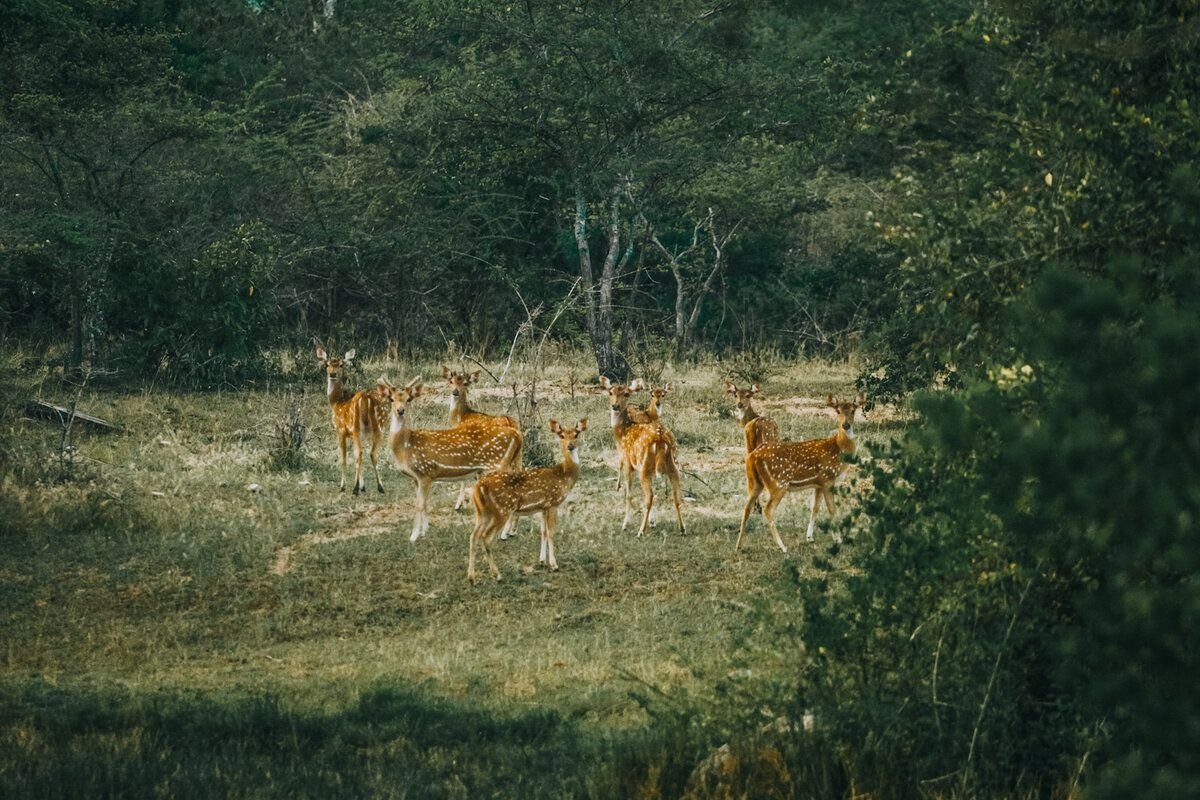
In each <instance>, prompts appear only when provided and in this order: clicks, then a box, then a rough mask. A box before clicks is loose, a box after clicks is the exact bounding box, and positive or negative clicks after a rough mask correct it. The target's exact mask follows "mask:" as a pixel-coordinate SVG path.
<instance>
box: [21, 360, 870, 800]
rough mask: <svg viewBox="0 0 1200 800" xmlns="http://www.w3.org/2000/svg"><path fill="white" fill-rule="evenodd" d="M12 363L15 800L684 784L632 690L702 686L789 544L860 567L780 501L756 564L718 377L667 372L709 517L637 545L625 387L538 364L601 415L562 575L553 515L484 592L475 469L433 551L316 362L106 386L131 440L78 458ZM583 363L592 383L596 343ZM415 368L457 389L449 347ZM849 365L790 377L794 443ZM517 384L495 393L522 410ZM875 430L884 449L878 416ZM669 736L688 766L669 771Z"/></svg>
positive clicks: (104, 400)
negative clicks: (180, 385)
mask: <svg viewBox="0 0 1200 800" xmlns="http://www.w3.org/2000/svg"><path fill="white" fill-rule="evenodd" d="M6 360H7V366H8V367H9V368H6V369H5V372H6V373H7V377H5V378H3V379H2V380H3V381H4V383H3V384H2V385H0V392H2V393H3V398H0V399H3V400H4V401H5V403H4V411H3V412H2V415H0V434H2V438H0V455H2V456H3V461H4V466H3V467H0V512H2V513H3V517H4V519H3V521H2V522H0V609H3V610H2V611H0V662H2V664H3V666H2V670H0V697H2V698H3V708H4V711H3V714H2V716H0V790H3V791H0V793H2V794H4V796H6V797H10V796H30V797H33V796H38V797H48V796H56V795H63V796H66V795H73V796H83V795H93V794H100V795H102V794H110V793H121V794H129V795H139V796H141V795H155V794H161V795H169V796H230V795H234V796H242V795H246V796H286V797H294V796H314V797H317V796H332V795H339V796H357V795H364V796H366V795H374V796H379V795H385V796H439V797H441V796H444V797H455V796H462V797H468V796H469V797H475V796H481V795H484V794H486V791H485V790H486V789H488V788H489V787H501V786H503V787H508V788H507V789H505V790H500V789H497V793H498V795H502V796H525V797H532V796H597V797H604V796H614V793H616V794H631V793H634V792H635V790H636V791H637V792H644V791H645V792H649V794H647V795H646V796H655V795H656V793H662V794H666V795H670V794H672V793H676V794H677V793H678V791H679V790H680V789H681V787H682V781H683V780H685V779H686V777H687V771H688V770H689V769H690V766H689V765H690V764H694V763H695V760H696V754H694V753H691V752H689V751H687V749H686V747H682V746H681V745H679V744H678V742H675V744H671V743H672V742H673V741H674V740H673V738H672V737H674V736H676V735H677V732H673V731H669V730H665V729H664V727H663V724H662V723H661V722H659V721H656V717H655V716H654V715H653V714H651V713H648V712H647V710H646V708H645V705H644V703H643V702H641V701H640V700H639V698H638V695H639V693H641V692H642V690H643V689H645V687H647V686H649V687H654V690H653V691H654V693H658V692H662V693H665V695H667V696H673V695H686V696H687V697H688V698H690V699H691V700H692V701H694V702H698V703H703V702H705V701H704V698H705V697H707V696H708V695H709V693H710V692H711V691H712V687H713V686H714V685H715V683H716V682H717V681H718V679H719V678H720V677H721V676H722V675H723V674H724V673H725V672H727V671H728V669H729V668H730V656H731V651H732V649H733V648H732V644H731V640H732V639H733V638H734V637H735V636H736V635H737V634H738V632H739V631H741V630H742V629H743V628H745V627H746V626H747V625H748V624H750V621H749V619H748V614H749V613H750V611H749V609H750V604H751V603H752V602H753V601H754V599H755V598H757V597H760V596H762V595H763V594H764V592H766V591H767V587H768V586H769V585H770V584H771V583H772V582H773V581H775V580H776V579H777V578H778V576H780V575H781V574H782V572H783V570H784V565H785V563H787V559H794V562H793V563H796V564H797V565H798V566H799V568H800V569H801V570H811V569H813V567H812V563H813V557H814V554H816V555H820V556H825V557H828V556H829V555H830V553H831V551H832V553H833V561H834V564H835V567H834V569H835V570H836V569H837V565H838V563H839V561H840V559H838V557H837V549H836V548H831V544H830V540H829V534H828V533H827V531H826V530H825V529H824V527H823V526H820V525H819V526H818V539H817V542H816V544H815V545H813V546H808V545H805V544H804V543H803V539H802V536H803V528H804V526H805V525H806V522H807V513H808V512H807V502H806V500H807V496H806V495H797V496H795V497H793V498H791V499H789V501H788V502H787V503H785V505H784V513H783V522H782V525H781V529H782V531H783V534H784V538H785V541H787V543H788V545H789V547H790V548H792V549H793V554H792V555H790V556H788V557H787V558H786V559H785V557H784V556H783V555H782V554H781V553H779V552H778V551H777V550H776V549H775V547H774V545H773V544H771V542H770V539H769V535H768V534H767V533H766V531H765V528H764V526H763V524H762V522H761V519H760V518H755V519H754V520H753V523H752V527H751V531H750V533H749V534H748V542H747V545H745V546H744V547H743V550H742V551H741V552H740V553H735V552H734V550H733V543H734V540H735V538H736V535H737V523H738V520H739V517H740V512H741V508H742V503H743V502H744V474H743V472H742V470H741V459H742V453H741V450H740V448H741V442H742V440H741V432H740V430H739V429H738V426H737V424H736V422H735V421H734V420H733V419H732V418H731V417H730V415H729V407H730V405H731V404H730V403H729V402H728V400H727V399H726V398H725V396H724V395H723V393H722V391H721V385H720V379H721V377H722V376H721V374H720V373H719V372H718V370H717V368H716V367H696V368H689V369H687V370H683V371H671V370H668V373H667V376H666V377H667V378H668V379H669V380H671V381H672V382H673V383H674V384H675V385H676V387H677V388H676V393H675V396H674V397H673V398H672V399H671V404H670V406H669V408H668V411H667V415H668V416H667V421H668V422H669V424H670V425H671V427H672V429H673V430H674V431H675V432H676V434H677V437H678V439H679V442H680V448H681V461H682V462H683V465H684V468H685V470H686V473H685V476H684V482H683V485H684V489H685V492H686V494H687V496H688V499H687V502H686V505H685V509H684V513H685V520H686V521H687V523H688V526H689V530H688V534H687V535H686V536H680V535H679V534H678V532H677V530H676V529H675V526H674V523H673V519H672V517H673V514H672V513H671V510H670V503H669V500H668V499H667V494H666V490H665V486H663V485H662V484H659V486H658V487H657V490H656V502H661V503H662V505H661V506H660V514H659V516H658V526H657V528H655V529H654V530H653V532H652V534H651V535H647V536H644V537H642V538H641V539H638V538H636V537H635V536H634V533H633V531H634V530H635V528H636V516H635V521H634V522H633V523H631V526H630V530H629V531H626V532H622V531H621V530H620V524H621V518H622V511H621V506H622V501H621V498H620V495H619V494H618V492H617V490H616V488H615V477H616V475H615V471H614V466H615V464H616V455H615V451H614V449H613V442H612V435H611V431H610V429H609V428H608V410H607V404H606V402H605V399H604V398H603V397H602V396H601V395H600V394H598V393H597V394H588V393H581V392H579V391H578V390H577V393H576V396H575V397H574V398H571V397H569V396H567V392H566V390H565V389H564V388H562V387H565V386H567V384H568V382H567V380H566V379H565V377H564V375H562V374H558V373H555V372H551V373H550V374H549V375H548V376H546V377H547V379H548V389H547V390H546V392H547V393H546V395H545V396H544V397H543V398H542V399H541V402H540V403H539V406H538V411H539V416H540V420H539V422H538V424H540V425H545V424H546V420H547V419H549V418H550V417H556V418H558V419H559V420H561V421H564V422H568V421H574V420H576V419H578V418H580V417H583V416H586V417H588V418H589V420H590V422H591V427H590V428H589V430H588V432H587V434H585V441H584V450H583V458H582V462H583V476H582V478H581V480H580V483H579V485H578V486H577V488H576V490H575V493H574V496H573V499H572V501H571V502H570V503H569V504H568V506H567V507H566V509H565V511H564V512H563V513H562V514H560V524H559V535H558V537H557V540H556V541H557V550H558V561H559V563H560V566H561V570H560V571H559V572H556V573H551V572H548V571H547V570H545V569H544V568H542V567H539V566H538V565H537V555H538V536H537V534H536V529H535V527H534V524H533V523H532V522H529V521H523V522H522V523H521V526H520V528H519V530H520V533H519V535H518V536H517V537H516V538H515V539H511V540H509V541H508V542H499V543H498V546H497V554H496V558H497V562H498V565H499V567H500V570H501V572H502V573H503V580H502V581H501V582H499V583H494V582H492V581H490V580H486V579H485V580H483V581H482V582H481V584H480V585H479V586H475V587H472V586H470V585H469V584H468V583H467V581H466V579H465V577H466V557H467V539H468V536H469V533H470V529H471V524H472V518H471V515H470V514H469V513H468V512H467V511H466V510H464V511H462V512H454V511H453V510H452V504H453V499H454V494H455V491H456V488H457V485H456V484H439V485H437V488H435V492H434V502H433V518H432V528H431V530H430V532H429V534H428V536H427V537H425V538H423V539H422V540H420V541H419V542H417V543H416V544H410V542H409V541H408V533H409V531H410V529H411V525H412V519H413V513H414V505H413V488H412V484H411V481H409V480H408V479H407V478H406V477H404V476H403V475H401V474H400V473H399V472H398V471H396V470H395V469H394V468H393V467H392V458H391V453H390V452H387V451H386V450H385V451H383V452H381V453H380V463H381V465H384V473H383V475H384V477H383V480H384V486H385V489H386V493H385V494H383V495H378V494H375V493H374V492H371V493H369V494H367V495H366V496H364V497H359V498H355V497H352V496H351V495H350V494H349V493H344V494H343V493H339V492H338V491H337V476H338V471H337V466H336V461H335V457H334V444H333V435H332V432H331V430H330V428H329V423H328V411H327V407H326V405H325V402H324V395H323V386H322V384H321V381H320V378H319V376H318V375H317V374H316V371H315V369H314V370H313V371H312V374H308V372H307V371H305V372H303V373H302V375H303V377H300V376H297V379H296V381H295V382H293V383H291V384H283V385H278V386H273V387H271V388H266V387H258V388H248V389H247V390H245V391H237V392H234V391H229V392H221V393H206V394H185V393H174V392H166V391H161V390H154V389H142V388H140V387H139V388H136V389H127V390H125V391H120V390H115V389H114V390H98V389H96V390H92V389H87V390H85V391H84V393H83V397H82V400H81V403H80V408H81V409H85V410H87V411H88V412H89V413H92V414H95V415H98V416H101V417H104V418H107V419H111V420H113V421H115V422H117V423H119V424H120V425H122V426H123V430H122V431H121V432H120V433H115V434H92V433H85V432H80V433H79V435H78V436H77V439H76V444H77V446H78V450H77V454H76V458H75V466H74V467H73V468H72V469H70V470H69V471H68V474H66V475H64V474H62V471H61V470H60V469H59V465H58V451H59V441H60V438H61V432H60V431H59V430H58V428H57V426H56V425H54V424H51V423H45V422H33V421H28V420H24V419H22V418H21V416H20V413H19V409H20V406H21V404H22V402H21V401H23V400H24V399H25V398H27V397H28V396H31V395H44V396H48V397H52V398H54V399H59V400H64V399H69V398H68V393H67V390H66V389H64V388H62V387H59V386H58V385H57V384H55V383H54V382H53V381H51V380H50V379H48V378H46V376H45V375H44V374H42V375H39V374H31V375H21V374H19V373H20V371H19V369H17V367H16V365H17V364H19V363H20V362H21V354H20V353H19V352H13V353H11V354H10V355H9V356H8V357H7V359H6ZM573 368H574V370H575V372H576V373H577V374H586V362H585V361H582V360H581V361H580V363H578V364H575V365H574V367H573ZM381 372H386V373H388V374H390V375H392V376H393V377H395V378H399V377H400V376H404V377H405V378H407V377H409V376H411V375H414V374H416V373H417V372H418V370H417V369H416V368H415V367H413V366H411V365H403V367H402V366H401V365H396V364H382V363H369V365H368V368H367V369H365V370H364V371H363V374H362V375H360V376H358V380H357V383H358V385H359V386H364V385H366V383H367V378H368V377H370V378H373V377H374V376H376V375H378V374H380V373H381ZM420 372H421V373H422V374H424V375H425V376H426V378H427V380H429V382H430V383H432V384H435V385H436V382H435V381H434V378H433V376H434V375H435V373H437V372H440V370H438V369H436V365H434V364H426V365H422V369H420ZM852 377H853V369H852V368H851V366H849V365H846V364H834V365H830V364H794V365H781V369H780V372H779V377H777V378H775V379H773V380H771V381H770V382H769V383H768V384H767V387H766V388H767V391H768V395H767V397H768V399H767V401H766V402H764V403H763V404H762V411H764V412H767V413H771V414H772V415H773V416H774V417H775V418H776V419H777V420H778V421H779V423H780V426H781V428H782V430H783V431H784V434H785V436H788V437H789V438H796V439H801V438H811V437H815V436H823V435H827V434H828V433H829V432H830V430H831V429H832V421H831V419H830V418H829V417H827V416H825V415H824V414H822V413H820V411H819V406H820V404H821V401H820V400H819V399H818V398H823V397H824V396H825V394H827V393H829V392H833V393H835V394H839V395H844V394H847V393H848V392H849V391H850V389H851V386H852ZM485 386H486V384H485ZM301 391H303V392H304V393H305V396H304V400H303V403H304V409H305V411H304V414H305V422H306V424H307V426H308V428H309V432H310V442H309V443H308V445H307V447H306V453H305V454H304V460H303V462H302V463H301V464H300V465H299V466H297V467H295V468H291V469H280V468H278V467H277V466H272V459H271V457H270V450H271V447H272V446H273V443H274V436H275V425H276V423H277V422H279V421H280V420H282V419H283V418H284V416H285V415H286V412H287V405H288V398H289V396H291V395H294V394H296V393H299V392H301ZM501 395H503V393H502V392H499V391H498V392H497V393H496V395H494V396H490V395H487V394H480V395H478V396H476V397H474V398H473V404H474V405H475V406H476V407H478V408H481V409H483V410H488V411H493V412H500V411H504V410H506V409H505V403H504V400H503V397H502V396H501ZM441 400H442V398H441V397H440V396H439V397H434V398H431V399H429V400H422V401H419V407H418V409H417V419H416V423H417V424H418V425H422V426H429V427H443V426H444V424H445V418H446V414H447V411H446V407H445V404H444V403H443V402H441ZM862 435H863V437H864V440H865V442H866V443H867V446H868V447H869V444H870V442H871V441H872V436H873V435H874V434H873V432H872V427H871V424H870V423H862ZM368 483H370V478H368ZM250 484H257V485H258V490H257V491H252V490H250V489H248V488H247V487H248V486H249V485H250ZM842 502H843V504H844V503H846V502H853V500H852V499H850V498H846V499H844V500H843V501H842ZM661 512H665V513H661ZM850 546H853V545H852V544H851V545H850ZM681 747H682V751H681V749H680V748H681ZM660 752H661V754H662V761H661V764H675V766H674V767H668V768H662V767H661V764H660V767H659V768H658V769H659V772H656V773H655V772H653V770H652V769H651V767H649V766H647V765H653V764H654V761H653V759H654V758H655V757H656V756H655V754H656V753H660ZM701 755H702V754H701ZM672 770H674V771H672ZM72 786H77V787H83V788H82V789H81V790H79V791H73V790H72V788H71V787H72ZM121 787H132V788H129V789H123V788H121ZM639 787H640V788H639Z"/></svg>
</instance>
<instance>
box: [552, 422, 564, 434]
mask: <svg viewBox="0 0 1200 800" xmlns="http://www.w3.org/2000/svg"><path fill="white" fill-rule="evenodd" d="M550 430H551V431H552V432H554V433H558V432H560V431H561V430H562V428H560V427H558V420H556V419H552V420H550Z"/></svg>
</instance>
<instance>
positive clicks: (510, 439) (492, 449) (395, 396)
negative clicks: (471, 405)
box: [377, 378, 524, 542]
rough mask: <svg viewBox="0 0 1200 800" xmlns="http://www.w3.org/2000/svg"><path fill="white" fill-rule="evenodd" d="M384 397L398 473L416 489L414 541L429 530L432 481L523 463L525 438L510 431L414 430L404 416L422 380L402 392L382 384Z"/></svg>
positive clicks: (475, 427) (482, 428)
mask: <svg viewBox="0 0 1200 800" xmlns="http://www.w3.org/2000/svg"><path fill="white" fill-rule="evenodd" d="M377 391H378V392H379V394H380V396H382V397H385V398H387V399H388V400H389V401H390V402H391V408H392V416H391V430H390V432H389V435H388V444H389V445H390V446H391V448H392V453H393V454H394V455H395V456H396V464H397V466H399V467H400V471H401V472H403V473H404V474H405V475H408V476H409V477H410V478H412V479H413V480H414V481H416V484H417V517H416V520H415V521H414V522H413V529H412V537H411V540H412V541H414V542H415V541H416V540H417V539H418V538H419V537H421V536H423V535H424V534H425V533H426V532H428V531H429V491H430V489H431V488H432V486H433V482H434V481H448V480H454V479H457V478H465V477H468V476H470V475H474V474H475V473H477V472H483V471H485V470H492V469H511V468H512V467H513V466H514V465H515V464H517V463H519V459H520V457H521V446H522V445H523V444H524V439H523V438H522V436H521V432H520V431H516V430H513V429H512V428H489V427H486V426H478V425H458V426H455V427H453V428H448V429H445V430H420V429H415V428H410V427H409V425H408V418H407V417H406V416H405V411H406V410H407V408H408V404H409V403H410V402H412V401H413V400H415V399H416V398H417V397H419V396H420V395H421V379H420V378H414V379H413V380H412V381H411V382H410V383H409V384H408V385H407V386H405V387H404V388H403V389H401V388H399V387H397V386H392V385H391V384H390V383H388V381H387V379H386V378H380V379H379V387H378V389H377Z"/></svg>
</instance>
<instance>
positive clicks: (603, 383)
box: [599, 375, 612, 389]
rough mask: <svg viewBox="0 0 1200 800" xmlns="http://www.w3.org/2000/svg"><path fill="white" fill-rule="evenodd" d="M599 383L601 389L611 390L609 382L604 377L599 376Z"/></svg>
mask: <svg viewBox="0 0 1200 800" xmlns="http://www.w3.org/2000/svg"><path fill="white" fill-rule="evenodd" d="M599 383H600V388H601V389H611V388H612V384H611V383H610V382H609V380H608V378H606V377H604V376H603V375H601V376H600V381H599Z"/></svg>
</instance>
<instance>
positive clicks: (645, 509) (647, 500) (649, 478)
mask: <svg viewBox="0 0 1200 800" xmlns="http://www.w3.org/2000/svg"><path fill="white" fill-rule="evenodd" d="M653 509H654V465H653V464H649V463H648V464H646V465H644V466H643V467H642V527H640V528H638V536H641V535H642V534H643V533H645V532H646V526H647V525H648V524H649V523H650V512H651V511H652V510H653Z"/></svg>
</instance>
